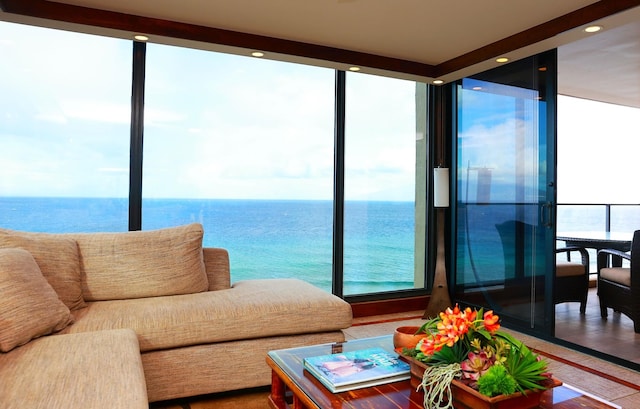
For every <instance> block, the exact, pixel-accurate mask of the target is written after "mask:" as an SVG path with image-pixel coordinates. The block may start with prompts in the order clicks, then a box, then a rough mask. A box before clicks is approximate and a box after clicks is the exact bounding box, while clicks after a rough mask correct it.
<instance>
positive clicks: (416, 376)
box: [409, 359, 562, 409]
mask: <svg viewBox="0 0 640 409" xmlns="http://www.w3.org/2000/svg"><path fill="white" fill-rule="evenodd" d="M409 363H410V364H411V386H413V387H414V388H417V387H418V386H419V385H420V384H421V383H422V376H423V374H424V371H425V369H426V367H427V365H426V364H424V363H422V362H420V361H417V360H415V359H410V361H409ZM560 385H562V382H560V381H558V380H557V379H551V380H550V381H549V383H548V384H545V386H546V387H547V389H548V388H555V387H556V386H560ZM421 392H422V393H423V394H424V391H421ZM543 392H544V391H542V390H536V391H527V393H526V394H523V393H521V392H516V393H513V394H511V395H499V396H494V397H493V398H490V397H488V396H485V395H483V394H481V393H480V392H478V391H477V390H475V389H473V388H471V387H470V386H467V385H466V384H465V383H464V382H461V381H459V380H456V379H454V380H453V381H452V382H451V395H452V396H453V402H454V406H455V407H456V408H461V409H467V408H468V409H532V408H538V407H540V398H541V397H542V393H543Z"/></svg>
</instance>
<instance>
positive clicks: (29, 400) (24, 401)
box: [0, 329, 149, 409]
mask: <svg viewBox="0 0 640 409" xmlns="http://www.w3.org/2000/svg"><path fill="white" fill-rule="evenodd" d="M0 379H2V382H0V402H1V406H2V408H3V409H9V408H16V409H18V408H24V409H26V408H43V409H44V408H47V409H49V408H52V409H55V408H64V409H88V408H109V409H136V408H138V409H149V403H148V401H147V390H146V381H145V378H144V371H143V368H142V360H141V358H140V350H139V347H138V340H137V338H136V334H135V333H134V332H133V331H132V330H126V329H123V330H117V331H100V332H89V333H84V334H74V335H56V336H50V337H45V338H40V339H37V340H35V341H32V342H30V343H29V344H27V345H24V346H22V347H20V348H16V349H15V350H13V351H11V352H10V353H8V354H0Z"/></svg>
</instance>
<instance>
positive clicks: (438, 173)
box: [422, 168, 451, 319]
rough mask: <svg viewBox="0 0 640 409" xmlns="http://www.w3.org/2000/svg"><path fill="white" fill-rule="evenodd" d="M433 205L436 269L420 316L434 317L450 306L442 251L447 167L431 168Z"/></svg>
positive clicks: (447, 186) (447, 189) (447, 187)
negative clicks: (429, 294) (435, 233)
mask: <svg viewBox="0 0 640 409" xmlns="http://www.w3.org/2000/svg"><path fill="white" fill-rule="evenodd" d="M433 205H434V207H435V208H436V215H437V217H436V228H437V242H436V243H437V252H436V270H435V275H434V278H433V289H432V290H431V297H430V298H429V304H428V305H427V309H426V310H425V312H424V315H423V316H422V318H424V319H429V318H433V317H436V316H437V315H438V313H440V312H441V311H444V310H445V309H447V308H449V307H451V297H449V287H448V285H447V269H446V266H445V261H444V260H445V253H444V249H445V246H444V212H445V209H446V208H447V207H449V168H435V169H434V170H433Z"/></svg>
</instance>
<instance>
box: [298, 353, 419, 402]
mask: <svg viewBox="0 0 640 409" xmlns="http://www.w3.org/2000/svg"><path fill="white" fill-rule="evenodd" d="M304 368H305V369H306V370H307V371H309V373H311V374H312V375H313V376H315V377H316V378H318V380H319V381H320V382H322V384H323V385H324V386H326V387H327V388H328V389H329V390H330V391H331V392H333V393H338V392H344V391H348V390H352V389H359V388H366V387H369V386H375V385H380V384H383V383H390V382H396V381H402V380H405V379H409V378H410V377H411V374H410V366H409V364H407V363H406V362H405V361H403V360H401V359H400V358H399V357H398V355H397V354H393V353H391V352H388V351H387V350H385V349H383V348H369V349H362V350H359V351H349V352H343V353H337V354H327V355H321V356H314V357H311V358H305V359H304Z"/></svg>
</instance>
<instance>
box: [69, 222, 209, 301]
mask: <svg viewBox="0 0 640 409" xmlns="http://www.w3.org/2000/svg"><path fill="white" fill-rule="evenodd" d="M203 234H204V229H203V227H202V225H201V224H199V223H192V224H189V225H185V226H178V227H171V228H166V229H159V230H144V231H130V232H123V233H78V234H68V235H66V236H69V237H72V238H74V239H75V240H76V241H77V243H78V248H79V250H80V265H81V268H82V274H83V289H82V290H83V294H84V299H85V300H86V301H103V300H118V299H128V298H144V297H157V296H164V295H177V294H190V293H196V292H201V291H206V290H207V289H208V286H209V283H208V280H207V275H206V272H205V267H204V262H203V256H202V237H203Z"/></svg>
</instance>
